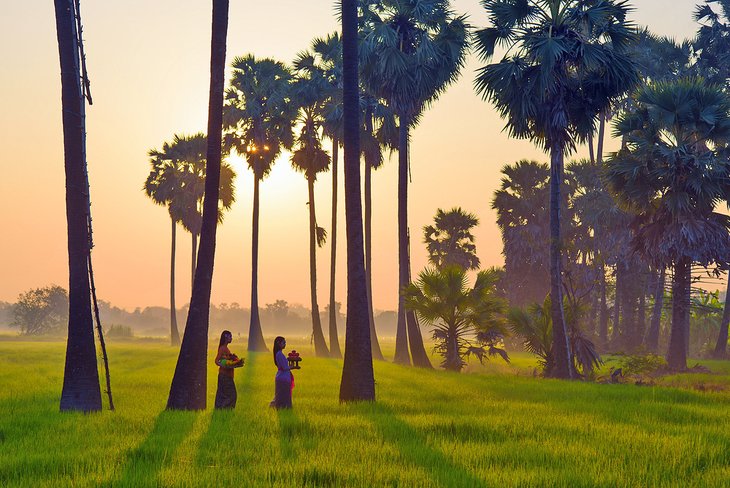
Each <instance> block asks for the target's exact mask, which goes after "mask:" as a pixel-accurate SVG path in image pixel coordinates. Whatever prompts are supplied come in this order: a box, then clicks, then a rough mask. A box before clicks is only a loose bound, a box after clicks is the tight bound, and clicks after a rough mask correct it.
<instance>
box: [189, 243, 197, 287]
mask: <svg viewBox="0 0 730 488" xmlns="http://www.w3.org/2000/svg"><path fill="white" fill-rule="evenodd" d="M192 236H193V242H192V245H191V247H190V248H191V250H192V257H191V258H190V287H191V289H192V286H193V282H194V281H195V262H196V261H197V260H198V234H196V233H195V232H193V233H192Z"/></svg>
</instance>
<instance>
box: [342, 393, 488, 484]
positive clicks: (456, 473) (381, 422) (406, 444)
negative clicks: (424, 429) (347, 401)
mask: <svg viewBox="0 0 730 488" xmlns="http://www.w3.org/2000/svg"><path fill="white" fill-rule="evenodd" d="M354 407H355V409H357V411H358V413H359V414H360V415H362V416H363V417H365V418H366V419H367V420H368V421H370V422H371V423H372V424H373V425H374V426H375V427H376V428H377V429H378V431H379V432H380V435H381V436H382V438H383V440H384V441H385V442H388V443H390V444H392V445H394V446H395V447H397V448H398V450H399V451H400V458H401V460H402V461H403V462H404V463H408V464H411V465H413V466H416V467H419V468H422V469H424V470H426V471H427V472H428V473H429V474H430V476H431V478H432V479H434V480H435V481H437V483H438V484H439V486H449V487H464V486H470V487H472V486H484V485H485V482H484V480H482V479H480V478H478V477H476V476H475V475H474V474H473V473H470V472H469V471H467V470H466V469H465V468H464V467H463V466H459V465H458V464H455V463H454V462H453V461H452V460H451V459H449V458H448V457H447V456H445V455H444V453H443V452H441V451H440V450H439V449H438V448H436V447H432V446H430V445H429V443H428V439H427V438H426V436H425V435H424V434H422V433H421V432H419V431H418V430H416V429H414V428H413V427H411V426H410V425H408V424H407V423H406V422H404V421H403V420H401V419H400V418H398V417H397V416H396V415H395V414H394V413H393V411H392V410H391V409H390V407H388V406H387V405H384V404H383V403H373V404H368V403H364V404H359V405H354Z"/></svg>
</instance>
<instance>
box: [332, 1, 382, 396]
mask: <svg viewBox="0 0 730 488" xmlns="http://www.w3.org/2000/svg"><path fill="white" fill-rule="evenodd" d="M341 18H342V67H343V77H342V100H343V104H342V105H343V116H344V118H343V141H344V146H345V151H344V155H345V216H346V219H347V322H346V334H345V358H344V363H343V367H342V380H341V381H340V401H343V402H344V401H363V400H370V401H372V400H375V377H374V375H373V357H372V354H371V346H370V330H369V329H370V328H369V325H368V324H369V319H368V304H367V286H366V282H365V259H364V249H363V236H362V206H361V200H360V199H361V193H360V164H359V161H360V120H359V119H360V113H359V112H360V111H359V107H358V105H359V103H358V98H359V83H358V40H357V37H358V36H357V26H358V11H357V0H342V12H341Z"/></svg>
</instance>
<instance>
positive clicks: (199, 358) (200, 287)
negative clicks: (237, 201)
mask: <svg viewBox="0 0 730 488" xmlns="http://www.w3.org/2000/svg"><path fill="white" fill-rule="evenodd" d="M227 32H228V0H213V22H212V32H211V59H210V90H209V97H208V138H207V139H208V140H207V142H208V150H207V152H206V163H207V164H206V171H205V203H204V205H203V223H202V227H201V229H202V230H201V233H200V251H199V252H198V266H197V268H196V270H195V281H194V283H193V292H192V296H191V298H190V310H189V311H188V318H187V322H186V324H185V333H184V335H183V341H182V345H181V347H180V355H179V356H178V359H177V365H176V366H175V375H174V376H173V378H172V385H171V386H170V395H169V397H168V399H167V408H168V409H172V410H202V409H205V406H206V398H207V391H206V390H207V388H206V387H207V377H208V375H207V371H208V361H207V352H208V318H209V312H210V292H211V284H212V281H213V262H214V259H215V237H216V227H217V224H218V218H219V199H218V192H219V188H220V171H221V152H222V132H223V85H224V83H225V67H226V34H227Z"/></svg>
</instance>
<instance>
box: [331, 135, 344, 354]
mask: <svg viewBox="0 0 730 488" xmlns="http://www.w3.org/2000/svg"><path fill="white" fill-rule="evenodd" d="M339 149H340V148H339V141H338V140H337V138H336V137H335V138H334V139H332V230H331V232H330V243H331V246H332V247H331V248H330V249H331V255H330V302H329V333H330V355H331V356H332V357H333V358H341V357H342V351H341V350H340V340H339V338H338V337H337V304H336V303H335V270H336V269H337V159H338V155H339Z"/></svg>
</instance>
